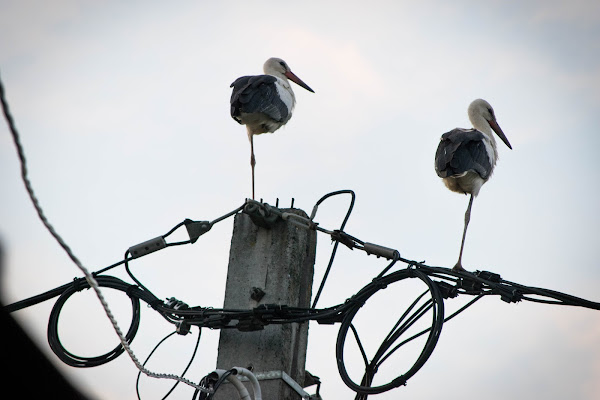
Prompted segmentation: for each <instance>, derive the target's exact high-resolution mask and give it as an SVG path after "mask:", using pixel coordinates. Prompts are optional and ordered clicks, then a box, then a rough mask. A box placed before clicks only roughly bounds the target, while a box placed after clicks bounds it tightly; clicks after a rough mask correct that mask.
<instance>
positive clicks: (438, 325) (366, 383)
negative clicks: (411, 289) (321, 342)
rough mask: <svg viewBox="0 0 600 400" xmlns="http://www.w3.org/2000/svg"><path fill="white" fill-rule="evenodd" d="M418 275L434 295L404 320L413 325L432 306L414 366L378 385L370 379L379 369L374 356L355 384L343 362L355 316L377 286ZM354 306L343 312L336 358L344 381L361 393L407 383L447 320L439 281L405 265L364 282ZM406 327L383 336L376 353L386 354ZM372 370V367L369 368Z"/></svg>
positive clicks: (380, 287) (433, 344)
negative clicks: (376, 366)
mask: <svg viewBox="0 0 600 400" xmlns="http://www.w3.org/2000/svg"><path fill="white" fill-rule="evenodd" d="M415 277H416V278H419V279H420V280H421V281H423V282H424V283H425V284H426V285H427V287H428V291H429V293H430V295H431V300H430V302H429V305H428V306H426V307H422V308H421V309H419V310H418V311H419V312H418V314H413V316H411V321H408V322H407V323H405V325H404V327H405V328H407V327H408V326H410V325H412V323H413V322H414V320H416V319H418V318H420V317H422V316H423V315H424V314H425V313H426V312H427V311H428V310H430V309H431V310H432V328H431V330H430V332H429V336H428V338H427V341H426V343H425V345H424V347H423V350H422V351H421V353H420V355H419V357H418V359H417V361H416V362H415V363H414V364H413V366H412V367H411V368H410V369H409V370H408V371H406V372H405V373H404V374H401V375H399V376H398V377H396V378H395V379H393V380H392V381H390V382H389V383H386V384H383V385H379V386H371V385H370V382H371V381H372V377H373V375H374V373H375V371H376V368H371V367H375V365H376V363H377V362H379V359H378V358H374V359H373V360H371V362H370V363H369V365H368V366H367V368H366V369H367V371H366V374H365V376H364V377H363V379H362V381H361V384H356V383H355V382H354V381H353V380H352V379H351V378H350V376H349V375H348V372H347V370H346V366H345V363H344V344H345V341H346V335H347V334H348V330H349V329H351V328H350V327H351V325H352V319H353V318H354V317H355V315H356V314H357V312H358V311H359V310H360V308H361V307H362V306H363V305H364V303H365V302H366V301H367V300H368V299H369V298H370V297H371V296H373V295H374V294H375V293H376V292H377V291H378V290H380V289H382V288H385V287H387V285H389V284H391V283H394V282H397V281H400V280H403V279H406V278H415ZM351 302H352V304H353V305H352V307H351V308H350V309H349V310H348V311H347V312H346V313H345V314H344V318H343V320H342V324H341V327H340V330H339V332H338V338H337V341H336V360H337V365H338V371H339V373H340V376H341V378H342V380H343V381H344V383H345V384H346V385H347V386H348V387H349V388H351V389H352V390H354V391H355V392H357V393H359V394H367V395H368V394H378V393H383V392H386V391H388V390H391V389H394V388H396V387H398V386H402V385H405V384H406V381H407V380H408V379H410V378H411V377H412V376H413V375H414V374H415V373H416V372H417V371H418V370H419V369H420V368H421V367H422V366H423V364H425V362H426V361H427V359H429V356H430V355H431V353H432V352H433V349H434V348H435V345H436V344H437V341H438V339H439V335H440V333H441V330H442V325H443V323H444V301H443V298H442V296H441V293H440V291H439V289H438V286H437V284H435V282H433V281H432V280H431V279H429V277H428V276H427V275H426V274H425V273H423V272H421V271H419V270H416V269H414V270H413V269H404V270H400V271H397V272H394V273H391V274H389V275H387V276H385V277H383V278H380V279H376V280H374V281H373V282H372V283H370V284H369V285H367V286H365V287H364V288H363V289H361V290H360V291H359V292H358V293H357V294H356V295H354V296H353V297H352V299H351ZM404 330H405V329H401V330H398V331H396V332H395V333H394V334H392V335H388V337H387V338H386V340H384V341H383V342H382V344H381V346H380V351H378V355H377V357H379V358H381V357H383V356H384V353H385V351H387V350H388V349H389V348H390V347H391V346H392V345H393V343H394V342H395V341H396V340H397V339H398V338H399V337H400V334H401V333H402V332H403V331H404ZM369 370H371V371H370V372H369Z"/></svg>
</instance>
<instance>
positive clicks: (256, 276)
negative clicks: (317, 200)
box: [215, 209, 317, 400]
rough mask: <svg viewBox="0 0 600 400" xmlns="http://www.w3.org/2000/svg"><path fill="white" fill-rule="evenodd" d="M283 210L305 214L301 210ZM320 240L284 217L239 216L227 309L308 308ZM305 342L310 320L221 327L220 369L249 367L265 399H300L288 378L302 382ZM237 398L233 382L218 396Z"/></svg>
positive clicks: (228, 276) (230, 262) (222, 389)
mask: <svg viewBox="0 0 600 400" xmlns="http://www.w3.org/2000/svg"><path fill="white" fill-rule="evenodd" d="M282 211H285V212H290V213H294V214H298V215H302V216H303V217H306V214H305V213H304V211H302V210H298V209H286V210H282ZM316 243H317V235H316V232H315V231H312V230H308V229H303V228H301V227H298V226H296V225H294V224H291V223H289V222H287V221H284V220H281V219H280V220H278V221H277V222H276V223H275V224H274V225H273V226H272V227H271V228H270V229H267V228H263V227H258V226H256V225H255V224H254V223H253V222H252V220H251V218H250V217H249V216H248V215H247V214H243V213H242V214H237V215H236V216H235V221H234V226H233V237H232V240H231V249H230V252H229V268H228V271H227V284H226V289H225V302H224V303H225V304H224V305H223V308H226V309H252V308H255V307H258V306H260V305H264V304H278V305H288V306H291V307H307V308H308V307H310V299H311V295H312V283H313V273H314V263H315V253H316ZM307 344H308V322H305V323H302V324H298V323H291V324H283V325H267V326H265V327H264V329H263V330H258V331H250V332H240V331H239V330H237V329H222V330H221V335H220V339H219V355H218V358H217V368H219V369H225V370H227V369H230V368H231V367H243V368H247V369H250V370H251V371H252V372H253V373H254V374H256V375H257V377H258V378H259V380H260V386H261V389H262V395H263V399H265V400H271V399H273V400H288V399H289V400H292V399H294V400H296V399H300V398H301V397H300V395H299V394H298V392H297V390H294V389H293V388H292V386H293V385H294V382H291V381H289V379H288V376H289V377H291V378H292V379H293V380H294V381H295V382H297V383H298V384H300V386H302V385H303V383H304V379H305V369H304V367H305V362H306V347H307ZM282 372H283V374H282ZM286 380H287V381H286ZM245 385H246V387H248V390H249V391H250V393H252V391H251V389H250V386H249V385H248V384H247V382H246V383H245ZM236 398H238V397H237V391H236V390H235V389H234V388H233V387H232V385H229V384H227V385H222V386H221V387H220V388H219V390H218V391H217V393H216V395H215V399H220V400H223V399H236Z"/></svg>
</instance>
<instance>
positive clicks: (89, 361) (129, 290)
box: [48, 275, 162, 368]
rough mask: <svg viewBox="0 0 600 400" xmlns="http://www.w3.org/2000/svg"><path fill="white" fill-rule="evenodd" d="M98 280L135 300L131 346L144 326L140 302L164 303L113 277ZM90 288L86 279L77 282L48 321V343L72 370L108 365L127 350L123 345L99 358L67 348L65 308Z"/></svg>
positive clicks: (97, 278) (55, 308) (128, 335)
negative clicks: (61, 327)
mask: <svg viewBox="0 0 600 400" xmlns="http://www.w3.org/2000/svg"><path fill="white" fill-rule="evenodd" d="M96 281H97V282H98V285H99V286H100V287H107V288H111V289H116V290H119V291H122V292H125V293H126V294H127V295H128V296H129V298H130V299H131V311H132V312H131V313H132V317H131V324H130V326H129V330H128V331H127V334H126V335H125V339H126V341H127V343H128V344H130V343H131V342H132V341H133V339H134V338H135V335H136V334H137V331H138V328H139V326H140V299H142V300H143V301H144V302H146V303H148V304H150V305H153V306H155V305H156V304H157V303H162V302H161V301H160V300H159V299H158V298H156V297H155V296H154V295H152V294H149V293H148V292H146V291H144V290H142V289H140V288H139V287H137V286H135V285H131V284H128V283H126V282H124V281H122V280H121V279H118V278H115V277H113V276H103V275H100V276H96ZM89 288H90V285H89V283H88V282H87V281H86V280H85V279H83V278H80V279H76V280H75V281H74V282H73V283H72V284H71V285H70V286H69V287H67V288H66V289H65V290H64V291H63V292H62V294H61V295H60V297H59V298H58V300H57V301H56V303H55V304H54V307H53V308H52V312H51V313H50V318H49V321H48V344H49V345H50V348H51V349H52V351H53V352H54V354H56V356H57V357H58V358H59V359H60V360H61V361H62V362H64V363H65V364H67V365H70V366H72V367H78V368H89V367H96V366H98V365H102V364H106V363H107V362H110V361H112V360H114V359H115V358H117V357H118V356H120V355H121V354H122V353H123V352H124V351H125V349H124V348H123V346H122V345H121V344H120V343H119V345H118V346H116V347H115V348H114V349H112V350H111V351H109V352H107V353H105V354H102V355H99V356H95V357H82V356H78V355H75V354H73V353H71V352H70V351H68V350H67V349H66V348H65V347H64V346H63V344H62V342H61V340H60V336H59V334H58V321H59V317H60V313H61V311H62V308H63V306H64V305H65V303H66V302H67V300H69V298H70V297H71V296H72V295H74V294H75V293H77V292H79V291H81V290H83V289H89Z"/></svg>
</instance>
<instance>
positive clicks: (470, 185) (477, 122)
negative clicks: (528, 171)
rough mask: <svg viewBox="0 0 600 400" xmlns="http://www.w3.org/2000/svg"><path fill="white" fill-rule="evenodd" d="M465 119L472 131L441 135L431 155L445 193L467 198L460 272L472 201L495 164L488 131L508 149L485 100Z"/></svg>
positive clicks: (493, 143) (495, 154)
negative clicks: (467, 119) (495, 135)
mask: <svg viewBox="0 0 600 400" xmlns="http://www.w3.org/2000/svg"><path fill="white" fill-rule="evenodd" d="M468 113H469V119H470V120H471V124H473V128H474V129H461V128H455V129H453V130H451V131H450V132H447V133H444V134H443V135H442V138H441V141H440V144H439V146H438V148H437V151H436V153H435V172H437V174H438V176H439V177H440V178H442V180H443V181H444V183H445V184H446V186H447V187H448V189H450V190H452V191H453V192H457V193H464V194H470V195H471V198H470V199H469V206H468V207H467V211H466V212H465V227H464V230H463V236H462V241H461V244H460V254H459V256H458V262H457V263H456V265H455V266H454V268H453V270H455V271H464V268H463V267H462V263H461V261H462V252H463V247H464V245H465V235H466V234H467V226H468V225H469V220H470V219H471V206H472V205H473V198H474V197H476V196H477V195H478V194H479V190H480V189H481V187H482V186H483V184H484V183H486V182H487V181H488V179H490V176H491V175H492V172H493V171H494V166H495V165H496V161H497V160H498V150H497V148H496V141H495V140H494V135H493V133H492V129H493V130H494V132H496V134H497V135H498V137H499V138H500V139H502V141H503V142H504V144H506V145H507V146H508V148H509V149H512V147H511V145H510V143H509V142H508V139H507V138H506V136H505V135H504V132H502V129H500V126H499V125H498V122H497V121H496V115H495V114H494V109H493V108H492V106H491V105H490V104H489V103H488V102H487V101H485V100H482V99H477V100H474V101H473V102H472V103H471V105H469V111H468Z"/></svg>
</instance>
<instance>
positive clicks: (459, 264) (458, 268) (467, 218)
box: [452, 195, 473, 271]
mask: <svg viewBox="0 0 600 400" xmlns="http://www.w3.org/2000/svg"><path fill="white" fill-rule="evenodd" d="M472 205H473V195H471V198H470V199H469V206H468V207H467V211H466V212H465V229H464V230H463V236H462V241H461V242H460V254H459V255H458V261H457V262H456V265H455V266H454V268H452V269H453V270H455V271H464V270H465V269H464V268H463V266H462V253H463V248H464V247H465V236H466V235H467V226H469V221H470V220H471V206H472Z"/></svg>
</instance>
